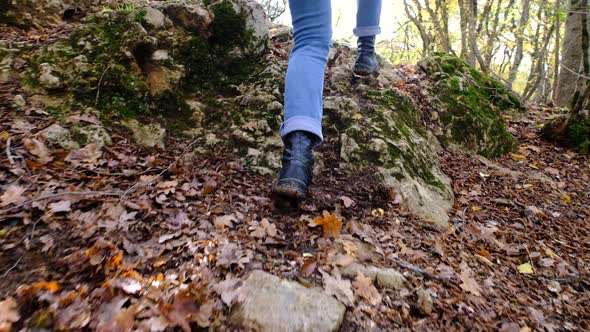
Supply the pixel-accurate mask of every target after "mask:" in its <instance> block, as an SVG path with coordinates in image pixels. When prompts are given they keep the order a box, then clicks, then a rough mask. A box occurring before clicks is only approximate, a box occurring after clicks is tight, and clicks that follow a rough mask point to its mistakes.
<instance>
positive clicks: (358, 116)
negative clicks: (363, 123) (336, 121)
mask: <svg viewBox="0 0 590 332" xmlns="http://www.w3.org/2000/svg"><path fill="white" fill-rule="evenodd" d="M352 118H353V119H354V120H360V119H362V118H363V115H362V114H361V113H354V114H353V115H352Z"/></svg>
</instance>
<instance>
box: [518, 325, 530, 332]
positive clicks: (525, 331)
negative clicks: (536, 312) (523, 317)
mask: <svg viewBox="0 0 590 332" xmlns="http://www.w3.org/2000/svg"><path fill="white" fill-rule="evenodd" d="M532 331H533V330H531V328H530V327H528V326H523V327H521V328H520V332H532Z"/></svg>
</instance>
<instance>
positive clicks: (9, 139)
mask: <svg viewBox="0 0 590 332" xmlns="http://www.w3.org/2000/svg"><path fill="white" fill-rule="evenodd" d="M11 143H12V138H11V137H8V139H7V140H6V157H8V161H9V162H10V165H14V164H15V162H14V157H13V156H12V153H11V152H10V144H11Z"/></svg>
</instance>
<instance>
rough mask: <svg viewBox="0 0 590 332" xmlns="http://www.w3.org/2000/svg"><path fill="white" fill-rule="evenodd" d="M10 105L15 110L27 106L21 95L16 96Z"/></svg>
mask: <svg viewBox="0 0 590 332" xmlns="http://www.w3.org/2000/svg"><path fill="white" fill-rule="evenodd" d="M12 104H13V105H14V107H16V108H23V107H25V106H27V101H26V100H25V97H23V95H16V96H14V98H13V99H12Z"/></svg>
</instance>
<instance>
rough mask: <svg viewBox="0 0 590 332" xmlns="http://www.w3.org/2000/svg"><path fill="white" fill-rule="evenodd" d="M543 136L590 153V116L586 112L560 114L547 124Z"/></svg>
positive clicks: (581, 151)
mask: <svg viewBox="0 0 590 332" xmlns="http://www.w3.org/2000/svg"><path fill="white" fill-rule="evenodd" d="M543 136H545V137H547V138H549V139H552V140H555V141H557V142H559V143H560V144H562V145H564V146H567V147H569V148H572V149H574V150H575V151H577V152H579V153H585V154H590V116H589V115H586V114H570V115H564V116H558V117H556V118H554V119H552V120H551V121H549V122H548V123H546V124H545V126H544V127H543Z"/></svg>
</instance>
